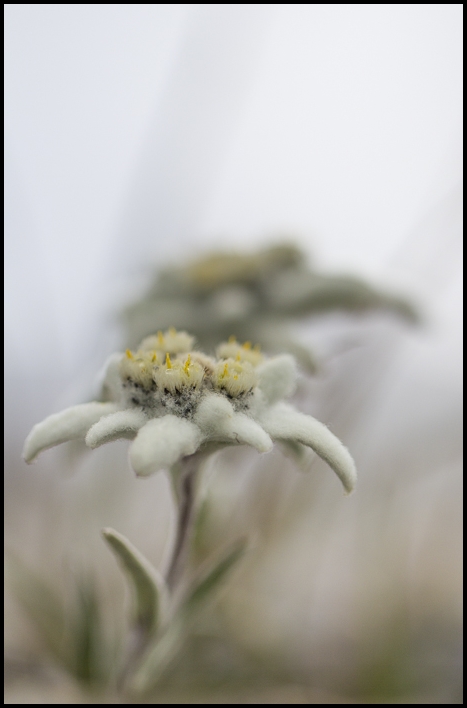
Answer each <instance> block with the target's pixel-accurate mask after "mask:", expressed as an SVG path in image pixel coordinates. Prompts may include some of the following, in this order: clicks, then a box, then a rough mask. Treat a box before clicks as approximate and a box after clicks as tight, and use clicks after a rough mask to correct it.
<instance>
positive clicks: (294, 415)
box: [261, 403, 357, 494]
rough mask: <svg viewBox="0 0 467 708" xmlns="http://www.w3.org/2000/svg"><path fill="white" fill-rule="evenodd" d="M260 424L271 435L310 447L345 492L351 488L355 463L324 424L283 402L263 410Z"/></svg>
mask: <svg viewBox="0 0 467 708" xmlns="http://www.w3.org/2000/svg"><path fill="white" fill-rule="evenodd" d="M261 424H262V426H263V427H264V429H265V430H266V431H267V432H268V433H269V435H270V436H271V437H272V438H275V439H277V440H294V441H295V442H299V443H302V444H303V445H307V446H308V447H311V449H312V450H314V451H315V452H316V454H317V455H319V457H321V458H322V459H323V460H324V461H325V462H327V463H328V465H329V466H330V467H331V468H332V469H333V470H334V472H335V473H336V474H337V476H338V477H339V479H340V480H341V482H342V484H343V486H344V489H345V491H346V492H347V494H350V492H352V491H353V489H354V487H355V483H356V481H357V471H356V469H355V463H354V461H353V459H352V457H351V456H350V453H349V451H348V450H347V448H346V447H344V445H343V444H342V443H341V441H340V440H338V438H336V436H335V435H333V434H332V433H331V431H330V430H329V429H328V428H326V426H325V425H323V424H322V423H320V422H319V421H317V420H316V419H315V418H312V417H311V416H309V415H305V414H304V413H299V412H298V411H296V410H295V409H294V408H292V406H288V405H287V404H285V403H279V404H277V405H276V406H274V407H273V408H271V409H269V410H268V411H266V412H265V413H264V414H263V416H262V417H261Z"/></svg>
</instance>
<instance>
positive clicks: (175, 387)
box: [153, 353, 204, 393]
mask: <svg viewBox="0 0 467 708" xmlns="http://www.w3.org/2000/svg"><path fill="white" fill-rule="evenodd" d="M203 378H204V368H203V366H202V365H201V364H200V363H198V362H197V361H192V359H191V356H190V354H188V357H187V358H186V359H184V358H182V359H175V361H172V360H171V359H170V356H169V354H168V353H167V354H166V364H165V366H159V367H156V368H154V369H153V380H154V381H155V383H156V385H157V386H158V388H160V389H161V390H167V391H170V393H175V391H181V390H182V389H184V388H196V389H197V388H199V387H200V386H201V384H202V381H203Z"/></svg>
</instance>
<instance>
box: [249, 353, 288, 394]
mask: <svg viewBox="0 0 467 708" xmlns="http://www.w3.org/2000/svg"><path fill="white" fill-rule="evenodd" d="M256 371H257V373H258V376H259V384H258V387H259V389H260V390H261V391H262V393H263V395H264V398H265V399H266V401H267V403H268V404H272V403H276V401H279V400H281V399H282V398H287V397H288V396H291V395H292V394H293V393H294V391H295V388H296V384H297V364H296V361H295V359H294V357H293V356H291V355H290V354H282V355H281V356H275V357H273V358H272V359H268V360H267V361H265V362H264V363H263V364H260V365H259V366H258V367H257V369H256Z"/></svg>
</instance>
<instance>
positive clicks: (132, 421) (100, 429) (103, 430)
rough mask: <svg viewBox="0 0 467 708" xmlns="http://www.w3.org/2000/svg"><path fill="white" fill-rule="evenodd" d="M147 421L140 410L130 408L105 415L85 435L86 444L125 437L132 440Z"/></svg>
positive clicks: (101, 443)
mask: <svg viewBox="0 0 467 708" xmlns="http://www.w3.org/2000/svg"><path fill="white" fill-rule="evenodd" d="M147 422H148V419H147V417H146V416H145V414H144V413H143V411H142V410H139V409H130V410H125V411H117V412H116V413H112V414H111V415H106V416H105V417H104V418H101V419H100V420H99V421H98V422H97V423H95V424H94V425H93V426H92V428H90V430H89V431H88V434H87V435H86V439H85V442H86V445H87V446H88V447H91V448H95V447H99V446H100V445H104V444H105V443H108V442H112V441H113V440H119V439H120V438H126V439H128V440H133V439H134V438H135V436H136V433H137V432H138V430H140V428H142V427H143V425H145V424H146V423H147Z"/></svg>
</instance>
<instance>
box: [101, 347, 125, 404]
mask: <svg viewBox="0 0 467 708" xmlns="http://www.w3.org/2000/svg"><path fill="white" fill-rule="evenodd" d="M123 356H125V355H124V354H122V353H121V352H116V353H114V354H111V355H110V356H109V358H108V359H107V361H106V362H105V364H104V366H103V367H102V369H101V371H100V372H99V374H98V375H97V376H96V383H97V385H96V389H97V391H98V392H99V395H100V396H101V397H102V398H107V399H109V398H110V399H111V400H112V401H118V400H119V399H120V398H121V395H122V378H121V376H120V361H121V360H122V357H123Z"/></svg>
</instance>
